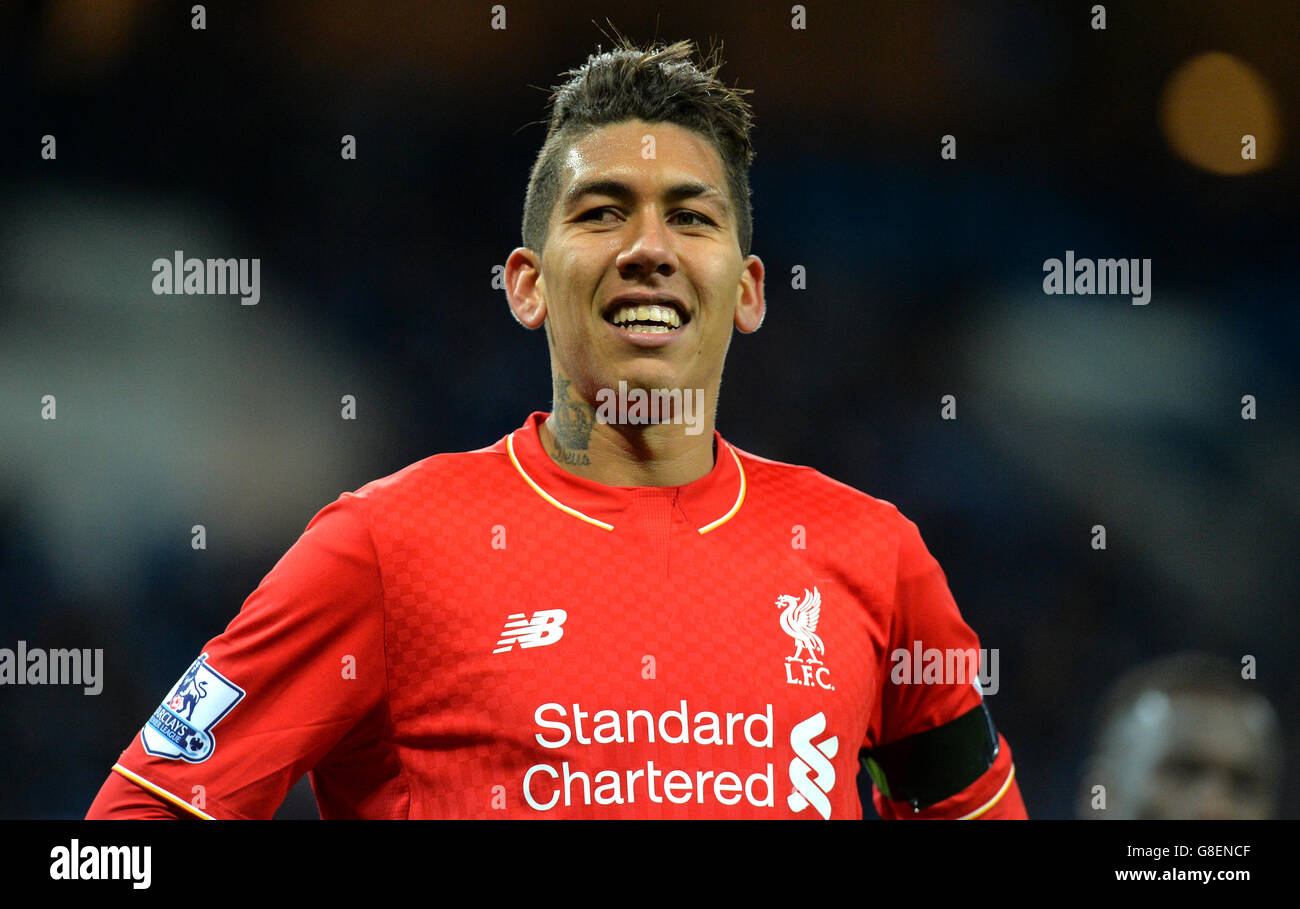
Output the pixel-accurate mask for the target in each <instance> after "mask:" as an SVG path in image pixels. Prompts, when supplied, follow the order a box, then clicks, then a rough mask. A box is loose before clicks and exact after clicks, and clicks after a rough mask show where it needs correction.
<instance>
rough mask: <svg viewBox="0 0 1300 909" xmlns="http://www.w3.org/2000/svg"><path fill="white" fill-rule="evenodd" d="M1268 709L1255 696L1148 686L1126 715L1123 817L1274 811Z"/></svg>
mask: <svg viewBox="0 0 1300 909" xmlns="http://www.w3.org/2000/svg"><path fill="white" fill-rule="evenodd" d="M1269 717H1270V714H1269V711H1268V710H1267V708H1266V707H1264V706H1263V705H1260V704H1255V703H1251V702H1249V701H1247V702H1242V701H1232V700H1229V699H1226V698H1219V697H1211V696H1208V695H1204V696H1202V695H1193V694H1188V693H1179V694H1174V695H1166V694H1164V693H1163V692H1156V691H1149V692H1147V693H1146V694H1144V695H1143V696H1142V697H1141V698H1139V699H1138V701H1137V702H1136V704H1135V705H1134V707H1133V708H1132V709H1131V710H1130V711H1129V712H1128V714H1127V715H1126V716H1125V717H1123V718H1122V719H1121V720H1120V723H1119V729H1118V730H1117V732H1118V742H1119V743H1120V744H1121V747H1119V748H1117V749H1116V750H1117V751H1119V753H1120V754H1121V755H1122V758H1120V759H1118V760H1117V761H1116V764H1115V766H1114V772H1115V773H1116V775H1117V777H1118V779H1117V781H1116V784H1115V785H1116V786H1117V787H1119V790H1120V791H1119V792H1117V793H1116V796H1117V799H1116V801H1117V802H1118V804H1115V805H1112V809H1113V810H1115V811H1116V812H1117V813H1119V814H1120V816H1123V817H1132V818H1147V819H1193V820H1205V819H1242V820H1245V819H1259V818H1267V817H1270V816H1271V815H1272V814H1273V811H1274V808H1275V799H1276V795H1277V792H1276V785H1277V779H1276V773H1275V761H1274V756H1273V755H1271V754H1269V752H1268V746H1267V744H1266V743H1267V741H1268V738H1267V726H1268V723H1269V722H1270V719H1269Z"/></svg>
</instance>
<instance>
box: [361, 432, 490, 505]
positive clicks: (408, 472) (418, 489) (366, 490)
mask: <svg viewBox="0 0 1300 909" xmlns="http://www.w3.org/2000/svg"><path fill="white" fill-rule="evenodd" d="M508 470H510V459H509V454H508V453H507V450H506V437H502V438H501V439H498V440H497V441H496V442H493V443H492V444H491V445H485V446H484V447H482V448H475V449H472V450H469V451H448V452H440V453H438V454H433V455H429V456H428V457H426V458H421V459H420V460H418V461H415V462H413V463H411V464H408V465H406V466H405V467H403V468H401V469H400V470H396V471H394V472H393V473H390V474H388V475H387V476H383V477H379V478H377V479H374V480H371V481H370V482H369V483H366V484H365V485H364V486H361V487H359V488H358V489H356V490H355V491H353V492H349V493H344V495H345V496H347V497H355V498H360V499H365V500H367V501H368V502H369V503H379V504H391V503H393V502H398V501H401V500H406V499H417V500H420V501H421V502H423V503H424V504H433V501H430V500H429V498H428V496H429V495H430V494H431V493H434V492H437V493H440V494H441V495H440V496H438V497H437V499H445V498H446V497H448V496H449V495H450V496H452V497H455V496H456V495H457V494H458V493H463V492H466V491H470V490H473V489H476V488H480V487H483V486H485V485H489V486H490V485H491V484H494V483H496V482H497V481H498V479H499V476H500V473H501V472H502V471H508ZM437 499H435V500H434V501H436V500H437Z"/></svg>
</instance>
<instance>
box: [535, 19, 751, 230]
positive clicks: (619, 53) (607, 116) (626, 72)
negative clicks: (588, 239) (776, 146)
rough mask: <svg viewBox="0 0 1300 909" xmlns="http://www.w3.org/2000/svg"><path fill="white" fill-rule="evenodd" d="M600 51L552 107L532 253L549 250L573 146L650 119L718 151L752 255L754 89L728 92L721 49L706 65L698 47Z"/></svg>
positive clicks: (539, 172) (539, 170)
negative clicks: (563, 170)
mask: <svg viewBox="0 0 1300 909" xmlns="http://www.w3.org/2000/svg"><path fill="white" fill-rule="evenodd" d="M597 51H598V53H596V54H592V55H591V56H589V57H588V58H587V62H586V63H585V64H584V65H583V66H581V67H579V68H577V69H572V70H569V75H570V76H571V78H570V79H569V80H568V81H567V82H565V83H564V84H562V85H557V86H553V87H552V90H551V92H552V93H551V96H550V99H549V101H548V104H547V107H548V111H549V117H550V127H549V129H548V130H547V133H546V141H545V142H544V143H543V144H542V148H541V151H539V152H538V153H537V160H536V161H535V162H534V163H533V169H532V172H531V174H530V175H529V178H528V193H527V195H526V196H525V198H524V223H523V241H524V246H526V247H528V248H529V249H531V250H533V251H534V252H536V253H538V254H539V255H540V254H541V252H542V248H543V247H544V246H545V245H546V232H547V227H548V226H549V224H550V220H551V212H552V211H553V210H554V208H555V203H556V201H557V200H558V197H559V193H560V166H561V162H562V161H563V160H564V155H565V154H566V153H567V152H568V150H569V148H570V146H572V145H573V143H574V142H577V141H579V140H580V139H582V138H584V137H585V136H587V135H588V134H590V133H592V132H594V131H595V130H597V129H599V128H601V127H603V126H608V125H610V124H613V123H622V122H625V121H628V120H644V121H646V122H647V123H673V124H676V125H678V126H681V127H685V128H686V129H690V130H693V131H694V132H696V133H699V134H700V135H702V136H704V137H705V138H707V139H708V140H709V141H710V142H711V143H712V144H713V147H714V148H715V149H716V150H717V152H718V156H719V157H720V158H721V159H722V164H723V167H724V168H725V170H726V175H727V194H728V196H729V197H730V200H731V207H732V211H733V212H734V214H735V218H736V230H737V235H738V236H737V239H738V240H739V243H740V251H741V254H742V255H749V246H750V242H751V240H752V239H753V233H754V222H753V213H752V209H751V204H750V186H749V166H750V164H751V163H752V162H753V160H754V149H753V147H752V146H751V145H750V142H749V130H750V128H751V127H752V126H753V112H752V110H751V108H750V106H749V104H748V103H747V102H746V101H745V100H744V97H743V96H744V95H747V94H750V93H751V92H752V90H751V89H740V88H728V87H727V86H726V85H725V84H723V83H722V82H721V81H719V80H718V78H717V74H718V70H719V69H720V68H721V67H722V60H721V56H720V55H721V46H720V45H719V47H718V48H717V49H715V50H714V51H710V53H709V54H708V55H707V56H706V57H705V58H704V59H703V60H702V61H701V63H700V64H699V65H698V66H697V65H696V64H695V63H693V62H692V61H691V57H692V56H693V55H694V53H695V45H694V43H693V42H691V41H678V42H676V43H674V44H669V45H663V44H658V45H654V46H651V47H649V48H644V49H643V48H638V47H636V46H635V45H633V44H632V43H631V42H630V41H629V40H628V39H626V38H620V39H619V40H618V41H617V43H616V46H615V48H614V49H613V50H610V51H606V52H605V53H599V48H597Z"/></svg>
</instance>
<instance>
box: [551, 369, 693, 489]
mask: <svg viewBox="0 0 1300 909" xmlns="http://www.w3.org/2000/svg"><path fill="white" fill-rule="evenodd" d="M700 404H701V407H702V410H703V412H704V414H705V416H704V419H703V421H702V422H703V428H702V431H700V432H698V433H696V434H694V435H691V434H689V433H687V432H686V431H685V430H686V426H685V425H684V424H683V423H681V422H675V423H674V422H661V423H651V424H642V425H625V424H616V423H609V422H603V421H601V420H598V419H597V415H596V408H594V407H593V406H592V405H591V404H589V403H587V402H586V401H584V400H582V399H581V398H576V397H572V396H570V394H569V382H568V380H567V379H564V378H562V377H556V380H555V404H554V407H553V409H552V412H551V415H550V416H549V417H547V418H546V421H545V422H544V423H543V424H542V425H541V427H540V432H539V434H540V436H541V440H542V447H543V448H544V449H545V450H546V453H547V454H549V455H550V456H551V459H552V460H553V461H555V463H556V464H559V465H560V466H561V467H563V468H564V469H565V470H567V471H568V472H569V473H571V474H573V475H574V476H579V477H582V478H583V479H585V480H591V481H593V482H596V483H602V484H604V485H606V486H684V485H686V484H687V483H691V482H693V481H695V480H698V479H699V478H700V477H703V476H705V475H706V474H708V473H709V471H711V470H713V464H714V457H715V454H716V453H715V452H714V450H713V447H714V446H713V413H712V409H711V408H708V407H705V406H704V405H703V402H700Z"/></svg>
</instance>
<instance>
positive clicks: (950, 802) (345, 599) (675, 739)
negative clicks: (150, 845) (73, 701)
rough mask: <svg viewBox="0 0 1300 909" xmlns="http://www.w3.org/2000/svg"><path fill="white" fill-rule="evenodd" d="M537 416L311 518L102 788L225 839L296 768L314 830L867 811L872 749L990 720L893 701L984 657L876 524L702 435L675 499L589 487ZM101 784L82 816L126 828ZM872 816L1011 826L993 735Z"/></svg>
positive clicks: (897, 522) (936, 581)
mask: <svg viewBox="0 0 1300 909" xmlns="http://www.w3.org/2000/svg"><path fill="white" fill-rule="evenodd" d="M546 416H547V414H545V413H534V414H532V415H530V416H529V418H528V420H527V421H526V422H525V423H524V425H523V426H522V427H521V428H519V429H517V430H516V431H514V432H513V433H511V434H510V435H508V436H506V437H505V438H503V439H501V440H500V441H499V442H497V443H496V444H495V445H492V446H490V447H488V448H483V449H479V450H478V451H472V452H463V453H455V454H441V455H436V456H433V457H430V458H427V459H425V460H422V461H419V462H417V463H415V464H412V465H410V466H409V467H407V468H405V469H403V470H401V471H399V472H397V473H395V474H393V475H391V476H389V477H385V478H384V479H381V480H376V481H374V482H372V483H369V484H367V485H366V486H364V487H362V488H361V489H359V490H358V491H356V492H355V493H345V494H344V495H342V496H340V497H339V499H338V500H337V501H335V502H333V503H331V504H330V505H328V506H327V507H325V508H324V509H322V510H321V511H320V512H319V513H318V514H317V515H316V516H315V517H314V518H313V519H312V521H311V523H310V524H309V525H308V526H307V529H306V531H305V532H304V533H303V535H302V537H301V538H300V539H299V540H298V541H297V542H296V543H295V544H294V545H293V547H292V548H290V549H289V551H288V552H287V553H286V554H285V555H284V557H283V558H281V559H280V561H279V562H278V563H277V564H276V565H275V567H274V568H273V569H272V570H271V572H270V573H269V574H267V576H266V577H265V578H264V579H263V581H262V582H261V584H260V585H259V586H258V588H257V589H256V590H255V591H253V593H252V594H251V595H250V596H249V597H248V599H247V601H246V602H245V603H244V606H243V609H242V610H241V611H240V613H239V615H238V616H237V617H236V618H235V619H234V620H233V621H232V622H231V623H230V625H229V627H227V629H226V630H225V632H223V633H222V634H221V635H219V636H218V637H216V638H214V639H213V640H211V641H210V642H209V643H208V644H207V646H206V647H205V648H204V651H203V654H202V655H201V656H200V657H199V659H197V660H195V662H194V663H193V664H192V665H191V666H190V668H189V670H188V671H187V672H186V673H185V674H184V676H183V677H182V678H181V679H180V681H178V682H177V684H176V685H175V686H174V687H173V689H172V691H171V692H170V693H169V694H168V695H167V697H166V698H164V700H163V703H162V704H161V705H160V706H159V708H158V710H157V711H155V713H154V714H153V716H151V717H150V719H149V721H148V723H147V724H146V725H145V727H144V728H143V729H142V731H141V733H140V735H138V736H137V737H136V738H135V739H134V740H133V741H132V743H131V744H130V746H129V747H128V748H127V749H126V750H125V751H124V752H123V753H122V755H121V758H120V759H119V761H118V763H117V764H116V765H115V766H114V767H113V770H114V771H116V773H117V774H118V775H119V776H120V778H125V779H129V780H130V781H132V782H133V783H135V784H136V785H138V786H140V787H142V788H144V789H145V790H147V791H149V792H150V793H152V794H153V795H155V796H156V797H158V798H160V799H164V800H166V801H167V802H168V803H170V804H172V805H176V806H179V807H181V808H184V809H185V810H186V811H188V812H190V813H191V814H195V815H199V816H203V817H214V818H266V817H270V816H271V815H272V814H273V813H274V812H275V810H276V809H277V808H278V807H279V805H280V803H281V801H282V800H283V799H284V797H285V794H286V793H287V792H288V790H289V788H290V786H291V785H292V784H293V783H294V782H295V781H296V780H298V779H299V778H300V777H301V776H302V774H303V773H305V772H309V773H310V779H311V783H312V787H313V789H314V791H315V794H316V798H317V802H318V804H319V807H320V813H321V816H322V817H323V818H494V817H498V818H499V817H508V818H860V817H861V816H862V807H861V805H860V803H859V800H858V792H857V788H856V785H855V779H856V774H857V771H858V761H859V752H860V751H861V750H862V749H866V748H871V747H873V746H877V745H881V744H887V743H891V742H896V741H898V740H900V739H903V738H906V737H908V736H911V735H913V734H916V733H919V732H923V731H926V730H929V729H932V728H934V727H936V726H940V725H942V724H944V723H947V722H949V721H951V720H953V719H955V718H956V717H958V716H960V715H962V714H964V713H966V712H967V711H969V710H971V709H972V708H975V707H977V706H978V705H979V704H980V701H981V692H980V689H979V686H978V682H977V681H976V680H974V679H967V680H964V681H961V682H952V683H950V684H943V683H938V682H935V681H933V680H931V682H930V683H926V682H919V681H917V679H914V678H913V677H912V676H911V675H908V676H907V677H906V678H905V679H904V681H903V682H902V683H899V682H898V681H897V679H893V680H891V669H893V668H894V664H893V660H894V658H895V655H897V654H899V653H901V652H902V651H908V652H909V653H910V652H913V651H914V650H915V649H916V647H917V646H918V644H917V642H920V644H919V646H920V647H921V648H924V649H930V648H938V649H940V650H947V649H960V650H963V651H969V650H973V649H977V648H978V647H979V642H978V640H977V638H976V636H975V634H974V632H972V631H971V629H970V628H969V627H968V626H967V625H966V624H965V622H963V621H962V618H961V616H960V614H959V613H958V611H957V607H956V605H955V604H954V602H953V599H952V596H951V594H950V593H949V591H948V587H947V583H946V581H945V579H944V575H943V572H942V571H941V570H940V568H939V565H938V563H937V562H936V561H935V560H934V558H933V557H932V556H931V555H930V554H929V552H928V551H927V550H926V548H925V546H924V544H923V543H922V541H921V537H920V535H919V533H918V532H917V528H916V526H915V525H914V524H913V523H912V522H911V521H909V520H907V519H906V518H905V517H903V516H902V515H901V514H900V513H899V512H898V510H897V509H896V508H895V507H894V506H893V505H891V504H889V503H888V502H884V501H881V500H879V499H875V498H872V497H870V496H868V495H865V494H863V493H861V492H859V491H857V490H855V489H852V488H850V487H848V486H845V485H844V484H842V483H838V482H836V481H834V480H831V479H829V478H827V477H825V476H823V475H821V474H820V473H818V472H817V471H815V470H813V469H811V468H808V467H798V466H792V465H788V464H781V463H777V462H775V461H770V460H767V459H764V458H760V457H756V456H754V455H751V454H747V453H745V452H743V451H740V450H739V449H737V448H735V447H734V446H732V445H730V444H728V443H727V442H726V441H724V440H723V439H722V437H721V436H720V435H718V434H717V433H715V434H714V441H715V446H716V447H715V453H716V454H715V463H714V467H713V470H712V471H711V472H710V473H709V474H708V475H706V476H704V477H702V478H700V479H699V480H696V481H695V482H693V483H689V484H686V485H684V486H679V487H611V486H604V485H601V484H598V483H594V482H591V481H589V480H585V479H582V478H580V477H577V476H574V475H572V474H570V473H568V472H567V471H565V470H564V469H563V468H562V467H560V466H559V465H557V464H556V463H555V462H554V461H553V460H552V459H551V458H550V456H549V455H548V454H547V453H546V451H545V449H544V448H543V447H542V443H541V440H540V438H539V435H538V426H539V425H540V424H541V422H543V421H544V420H545V419H546ZM110 784H112V785H110ZM110 784H105V789H104V791H103V792H101V797H100V799H98V800H97V801H96V803H95V805H94V806H92V809H91V814H90V816H92V817H107V816H128V815H131V814H133V813H138V812H137V808H138V805H139V799H138V790H134V789H131V790H130V792H131V793H136V794H137V795H136V797H135V798H134V799H132V798H128V797H127V796H126V795H124V794H123V786H122V784H121V782H120V779H119V780H117V781H114V779H113V774H110ZM114 787H116V788H114ZM876 805H877V809H878V810H879V811H880V812H881V814H882V815H884V816H886V817H895V816H898V817H904V816H905V817H911V816H919V817H965V816H983V817H1024V816H1025V812H1024V806H1023V803H1022V801H1021V798H1020V795H1019V791H1018V789H1017V787H1016V784H1015V781H1014V770H1013V768H1012V765H1011V753H1010V749H1009V747H1008V746H1007V744H1006V742H1005V740H1002V739H1001V737H999V750H998V755H997V758H996V760H995V761H994V763H993V765H992V766H991V767H990V768H989V769H988V770H987V771H986V772H985V773H984V774H983V775H982V776H980V777H979V779H978V780H976V781H975V782H974V783H972V784H971V785H969V786H968V787H966V788H965V789H964V790H962V791H961V792H960V793H958V794H957V795H955V796H953V797H952V798H949V799H947V800H945V801H943V802H941V803H939V804H937V805H934V806H932V807H930V808H928V809H926V810H924V811H922V812H920V813H919V814H916V813H914V812H913V810H912V808H911V807H910V806H908V805H906V804H902V803H894V802H890V801H888V800H886V799H885V798H883V797H882V796H881V795H880V794H879V792H877V793H876Z"/></svg>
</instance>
